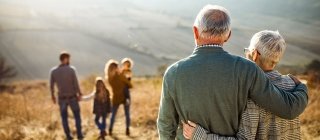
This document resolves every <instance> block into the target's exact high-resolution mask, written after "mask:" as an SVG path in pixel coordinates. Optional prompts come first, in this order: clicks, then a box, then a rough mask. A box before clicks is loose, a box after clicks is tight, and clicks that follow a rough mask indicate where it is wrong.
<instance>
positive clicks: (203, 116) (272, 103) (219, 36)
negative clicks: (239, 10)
mask: <svg viewBox="0 0 320 140" xmlns="http://www.w3.org/2000/svg"><path fill="white" fill-rule="evenodd" d="M193 31H194V38H195V43H196V48H195V50H194V52H193V53H192V54H191V55H190V56H188V57H187V58H184V59H182V60H180V61H178V62H176V63H174V64H173V65H171V66H170V67H169V68H168V69H167V71H166V73H165V75H164V78H163V85H162V93H161V101H160V108H159V114H158V120H157V125H158V131H159V137H160V139H161V140H166V139H184V137H183V129H182V125H183V124H184V123H186V122H187V121H188V120H191V121H194V122H197V124H198V125H199V126H202V127H203V128H204V129H205V130H207V131H208V132H212V133H215V134H218V135H221V136H227V137H228V136H229V137H231V136H235V135H236V134H237V132H238V131H239V124H240V120H241V115H242V113H243V112H244V110H245V108H246V105H247V102H248V100H249V98H250V99H251V100H252V101H253V102H255V103H256V104H258V105H259V106H260V107H262V108H265V109H266V110H268V111H270V112H272V113H273V114H275V115H277V116H279V117H281V118H284V119H293V118H296V117H297V116H298V115H300V114H301V113H302V112H303V110H304V109H305V107H306V105H307V102H308V96H307V87H306V86H305V85H304V84H301V83H300V82H298V81H297V82H296V84H297V85H295V86H294V89H293V90H291V91H286V90H283V89H281V88H279V87H277V86H274V85H272V83H271V81H270V80H269V79H268V77H267V76H266V75H265V74H264V72H263V71H262V70H261V69H260V68H259V67H258V66H257V65H256V64H255V63H253V62H252V61H250V60H247V59H245V58H242V57H239V56H235V55H231V54H229V53H228V52H226V51H224V49H223V45H224V43H225V42H227V41H228V39H229V38H230V35H231V27H230V17H229V14H228V11H227V10H226V9H225V8H223V7H221V6H216V5H207V6H205V7H204V8H203V9H202V10H201V11H200V12H199V14H198V16H197V19H196V20H195V24H194V27H193ZM187 125H190V124H187Z"/></svg>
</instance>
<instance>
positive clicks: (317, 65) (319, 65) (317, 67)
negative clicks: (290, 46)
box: [307, 60, 320, 72]
mask: <svg viewBox="0 0 320 140" xmlns="http://www.w3.org/2000/svg"><path fill="white" fill-rule="evenodd" d="M310 71H312V72H320V61H319V60H313V61H311V63H310V64H308V65H307V72H310Z"/></svg>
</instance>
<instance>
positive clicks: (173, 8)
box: [0, 0, 320, 79]
mask: <svg viewBox="0 0 320 140" xmlns="http://www.w3.org/2000/svg"><path fill="white" fill-rule="evenodd" d="M209 2H210V3H212V4H220V5H222V6H225V7H226V8H228V9H229V10H230V13H231V16H232V27H233V35H232V37H231V40H230V42H228V43H227V44H226V45H225V49H226V50H228V51H230V52H231V53H234V54H237V55H242V52H243V51H242V50H243V48H244V47H246V46H248V44H249V40H250V38H251V36H252V35H253V34H254V33H255V32H257V31H259V30H263V29H271V30H279V31H280V33H281V34H282V35H283V36H284V37H285V39H286V41H287V43H288V49H287V52H286V53H285V56H284V59H283V61H282V62H281V64H283V65H297V66H303V65H305V64H306V63H308V62H309V61H311V60H313V59H319V60H320V46H319V45H320V38H319V36H320V16H319V13H320V11H319V9H320V2H319V1H316V0H308V1H299V0H284V1H281V2H278V1H275V0H271V1H268V2H267V3H266V2H264V1H262V0H258V1H254V2H252V1H249V0H245V1H243V2H241V3H240V2H234V1H231V0H226V1H223V2H222V1H205V0H200V1H192V0H187V1H185V2H183V3H181V2H180V1H178V0H133V1H129V0H94V1H86V0H65V1H56V0H27V1H19V0H2V1H0V50H1V51H0V54H1V55H2V56H4V57H5V58H6V60H8V62H9V63H10V64H11V65H14V66H15V67H16V69H17V71H18V73H19V75H18V76H17V79H46V78H47V77H48V73H49V70H50V68H51V67H53V66H54V65H57V64H58V63H59V61H58V54H59V52H60V51H62V50H67V51H69V52H70V53H71V54H72V64H73V65H74V66H76V67H77V68H78V69H77V70H78V73H79V74H80V75H81V77H84V76H87V75H90V74H93V73H98V74H102V72H103V69H104V64H105V62H106V61H107V60H108V59H110V58H114V59H117V60H120V59H121V58H123V57H131V58H133V59H134V60H135V67H134V72H135V73H136V75H153V74H156V73H157V68H158V67H159V66H161V65H164V64H170V63H172V62H174V61H176V60H178V59H181V58H183V57H186V56H188V55H189V54H190V53H191V52H192V51H193V49H194V41H193V35H192V30H191V27H192V23H193V20H194V17H195V15H196V14H197V12H198V11H199V10H200V8H201V7H202V6H203V5H205V4H207V3H209ZM266 5H268V6H266Z"/></svg>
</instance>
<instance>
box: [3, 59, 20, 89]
mask: <svg viewBox="0 0 320 140" xmlns="http://www.w3.org/2000/svg"><path fill="white" fill-rule="evenodd" d="M16 75H17V72H16V70H15V68H14V67H13V66H10V65H8V64H7V62H6V60H5V58H4V57H2V56H0V83H3V82H5V80H8V79H10V78H13V77H15V76H16Z"/></svg>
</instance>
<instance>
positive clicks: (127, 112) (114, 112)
mask: <svg viewBox="0 0 320 140" xmlns="http://www.w3.org/2000/svg"><path fill="white" fill-rule="evenodd" d="M119 106H120V105H114V106H112V110H111V111H112V115H111V120H110V129H111V130H112V128H113V124H114V122H115V120H116V115H117V112H118V108H119ZM123 107H124V113H125V116H126V127H127V128H129V127H130V105H125V104H123Z"/></svg>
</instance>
